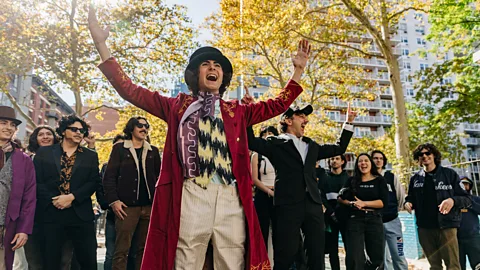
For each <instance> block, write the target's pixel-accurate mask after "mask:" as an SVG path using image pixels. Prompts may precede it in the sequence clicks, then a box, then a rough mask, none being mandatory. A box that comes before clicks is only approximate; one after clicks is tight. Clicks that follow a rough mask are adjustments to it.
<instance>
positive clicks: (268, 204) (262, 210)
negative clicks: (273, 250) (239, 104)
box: [255, 189, 276, 250]
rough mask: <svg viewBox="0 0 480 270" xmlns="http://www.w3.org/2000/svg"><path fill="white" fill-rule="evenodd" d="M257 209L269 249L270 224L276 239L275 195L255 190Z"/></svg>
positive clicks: (264, 238)
mask: <svg viewBox="0 0 480 270" xmlns="http://www.w3.org/2000/svg"><path fill="white" fill-rule="evenodd" d="M255 210H256V211H257V216H258V222H259V223H260V229H261V230H262V235H263V240H264V241H265V247H266V248H267V250H268V235H269V232H270V224H271V225H272V240H275V229H276V228H275V209H274V207H273V197H269V196H268V194H267V193H265V192H263V191H262V190H260V189H257V190H256V192H255ZM274 245H275V244H274Z"/></svg>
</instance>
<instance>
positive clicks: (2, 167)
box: [0, 106, 36, 270]
mask: <svg viewBox="0 0 480 270" xmlns="http://www.w3.org/2000/svg"><path fill="white" fill-rule="evenodd" d="M21 123H22V121H20V120H18V119H17V118H16V117H15V110H14V109H13V108H11V107H7V106H0V269H2V270H12V268H13V261H14V257H15V253H17V251H18V250H19V249H20V248H22V247H23V246H24V245H25V243H27V241H28V235H29V234H31V233H32V230H33V217H34V213H35V201H36V185H35V170H34V166H33V163H32V160H31V159H30V158H29V157H28V156H27V155H26V154H24V153H23V152H22V151H20V149H18V148H17V146H16V144H15V143H14V142H13V136H14V135H15V133H16V132H17V129H18V126H19V125H20V124H21Z"/></svg>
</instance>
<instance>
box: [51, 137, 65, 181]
mask: <svg viewBox="0 0 480 270" xmlns="http://www.w3.org/2000/svg"><path fill="white" fill-rule="evenodd" d="M52 152H53V160H54V161H55V165H56V167H57V171H58V175H60V174H61V172H60V171H61V167H60V159H61V158H62V154H63V153H62V147H61V146H60V144H56V145H55V146H54V147H53V148H52Z"/></svg>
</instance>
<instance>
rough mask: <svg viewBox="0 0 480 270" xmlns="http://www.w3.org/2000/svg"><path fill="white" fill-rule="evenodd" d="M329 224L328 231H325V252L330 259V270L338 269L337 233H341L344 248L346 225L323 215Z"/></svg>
mask: <svg viewBox="0 0 480 270" xmlns="http://www.w3.org/2000/svg"><path fill="white" fill-rule="evenodd" d="M325 219H326V221H327V222H328V226H330V232H327V231H325V253H328V259H329V260H330V268H332V270H340V258H339V257H338V234H339V233H340V234H341V235H342V240H343V244H344V246H345V250H346V242H347V226H346V224H341V223H337V222H335V221H333V220H332V219H331V218H329V217H325Z"/></svg>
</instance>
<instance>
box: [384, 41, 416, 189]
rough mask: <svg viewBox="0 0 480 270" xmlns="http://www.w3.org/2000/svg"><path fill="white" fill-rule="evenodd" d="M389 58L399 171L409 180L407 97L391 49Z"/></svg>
mask: <svg viewBox="0 0 480 270" xmlns="http://www.w3.org/2000/svg"><path fill="white" fill-rule="evenodd" d="M385 56H386V59H387V66H388V71H389V72H390V90H391V91H392V96H393V106H394V108H395V109H394V112H395V114H394V123H395V150H396V153H397V159H398V160H399V165H400V168H399V172H400V174H401V179H402V180H403V181H404V182H408V179H409V176H408V175H407V172H408V171H409V169H410V155H409V139H408V121H407V110H406V108H405V98H404V96H403V87H402V82H401V81H400V68H399V66H398V60H397V58H396V56H395V55H393V52H392V51H391V50H390V53H389V54H388V55H385Z"/></svg>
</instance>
